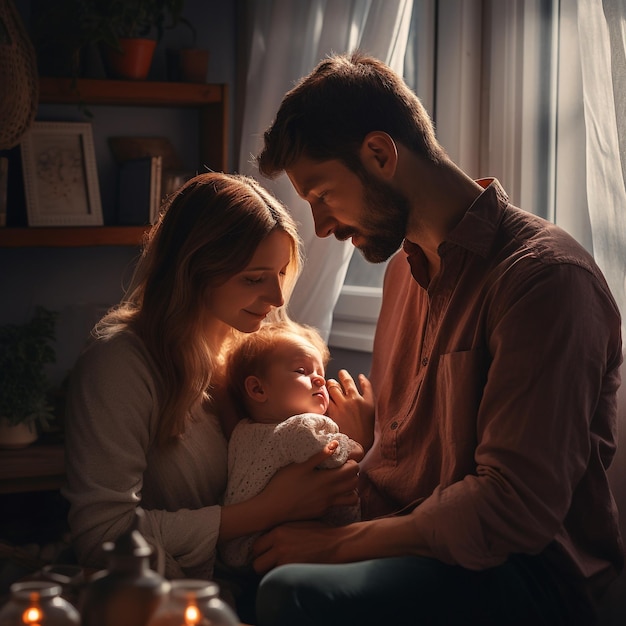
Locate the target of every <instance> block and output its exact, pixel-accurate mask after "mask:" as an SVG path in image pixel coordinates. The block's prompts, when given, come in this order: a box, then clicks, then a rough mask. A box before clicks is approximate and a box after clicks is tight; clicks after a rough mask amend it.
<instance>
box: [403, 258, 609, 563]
mask: <svg viewBox="0 0 626 626" xmlns="http://www.w3.org/2000/svg"><path fill="white" fill-rule="evenodd" d="M531 267H533V268H534V271H533V272H532V273H529V274H527V275H526V277H525V280H519V281H511V280H509V281H506V283H505V284H500V285H495V286H494V293H492V294H491V298H492V299H491V307H492V308H491V312H490V314H489V316H488V322H487V323H488V325H489V328H488V332H487V336H488V342H489V345H488V352H489V355H490V359H491V362H490V364H489V365H488V368H487V370H486V372H487V374H486V380H485V381H484V387H483V393H482V397H481V398H480V400H479V404H478V407H479V408H478V416H477V421H476V448H475V450H476V451H475V463H476V471H475V472H473V471H468V472H467V473H466V476H465V478H463V479H462V480H460V481H458V482H454V483H452V484H449V485H440V486H438V487H437V488H436V489H435V490H434V492H433V493H432V495H431V496H429V497H427V498H426V499H425V500H424V501H423V502H422V503H421V504H420V505H419V506H418V507H417V508H416V509H415V511H414V512H413V515H414V516H415V520H416V522H417V524H418V527H419V528H420V531H421V533H422V535H423V536H424V537H425V538H426V540H427V542H428V545H429V547H430V549H431V550H432V553H433V554H434V556H435V557H436V558H438V559H440V560H442V561H444V562H446V563H456V564H460V565H462V566H464V567H467V568H470V569H483V568H486V567H491V566H495V565H498V564H500V563H502V562H504V561H505V560H506V558H507V557H508V556H509V554H511V553H513V552H526V553H530V554H537V553H539V552H541V551H542V550H543V549H544V548H545V547H546V546H547V545H548V544H549V543H550V542H551V541H553V540H554V539H555V537H559V533H560V532H561V531H562V529H563V524H564V522H565V519H566V516H567V515H568V512H569V511H570V510H571V507H572V506H575V505H573V501H574V498H575V496H576V493H577V492H578V493H579V494H580V493H583V492H585V493H586V494H587V495H589V494H592V493H593V490H594V488H595V487H594V484H593V476H594V475H595V476H604V473H605V470H606V466H604V467H603V465H605V461H606V465H608V462H610V459H611V457H612V454H613V445H614V444H613V441H614V438H615V433H614V432H612V428H613V427H614V420H612V419H611V415H614V410H615V407H614V406H612V404H613V403H614V397H615V391H616V389H617V386H618V385H619V363H620V362H621V341H620V338H619V327H620V323H619V313H618V311H617V309H616V306H615V303H614V301H613V299H612V297H611V296H610V294H609V293H608V290H607V289H606V286H605V285H604V284H603V283H602V282H601V281H600V280H598V279H597V278H596V277H594V276H593V275H592V274H591V273H590V272H589V271H587V270H586V269H583V268H580V267H578V266H576V265H574V264H559V265H556V264H555V265H550V264H547V265H542V264H541V263H535V264H532V263H531ZM461 356H463V358H466V355H461ZM483 358H485V357H484V356H483ZM467 371H468V370H467V367H461V368H460V369H459V371H458V372H456V374H458V373H459V372H465V373H467ZM456 374H455V369H454V359H450V360H449V363H448V364H446V363H444V364H443V366H442V370H441V371H439V373H438V375H440V376H448V377H449V378H448V380H458V381H459V384H462V379H460V378H459V377H458V376H457V375H456ZM458 410H459V411H463V407H461V406H459V407H458ZM589 468H591V472H590V471H589ZM598 484H599V485H600V484H601V481H599V483H598ZM586 501H587V502H590V501H593V499H591V500H590V499H589V498H587V500H586Z"/></svg>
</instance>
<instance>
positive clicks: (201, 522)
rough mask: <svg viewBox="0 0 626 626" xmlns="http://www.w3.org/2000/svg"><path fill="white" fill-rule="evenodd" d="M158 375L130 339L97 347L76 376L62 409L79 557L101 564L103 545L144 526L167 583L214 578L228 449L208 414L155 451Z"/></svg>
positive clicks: (81, 361)
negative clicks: (140, 512)
mask: <svg viewBox="0 0 626 626" xmlns="http://www.w3.org/2000/svg"><path fill="white" fill-rule="evenodd" d="M157 398H158V395H157V386H156V382H155V374H154V371H153V369H152V368H151V365H150V359H149V357H148V356H147V354H146V352H145V349H144V348H143V345H142V344H141V343H140V341H139V340H138V339H137V338H136V337H134V336H131V335H128V334H125V335H122V336H117V337H113V338H112V339H109V340H107V341H102V340H99V341H96V342H95V343H93V344H92V345H91V346H90V347H89V348H88V349H87V350H86V351H85V352H84V353H83V354H82V355H81V357H80V358H79V361H78V362H77V364H76V366H75V368H74V370H73V372H72V376H71V380H70V388H69V393H68V400H67V409H66V457H67V484H66V485H65V487H64V490H63V493H64V495H65V497H66V498H67V499H68V501H69V503H70V511H69V524H70V529H71V533H72V541H73V545H74V548H75V550H76V553H77V556H78V559H79V561H80V562H81V563H83V564H84V565H87V566H91V567H102V566H103V565H105V563H104V562H103V555H102V552H101V546H102V543H103V542H105V541H113V540H115V538H116V537H118V536H119V535H120V534H121V533H122V532H124V531H125V530H126V529H127V528H128V527H129V526H130V524H131V522H132V519H133V514H134V510H135V508H136V507H138V506H140V507H141V508H143V509H144V511H145V513H146V515H145V517H144V522H143V525H142V527H141V531H142V533H143V534H144V535H145V536H146V539H147V540H148V541H149V542H150V543H152V545H153V546H154V548H155V555H154V556H155V557H158V558H159V560H160V561H161V562H164V563H165V574H166V575H168V576H169V577H178V576H182V575H189V574H190V573H192V574H193V575H205V576H208V575H210V574H211V571H212V567H213V562H214V558H215V547H216V543H217V537H218V532H219V524H220V516H221V508H220V507H219V506H218V501H219V497H220V495H221V493H222V491H223V488H224V484H225V477H226V450H225V442H224V441H223V437H222V436H221V433H220V432H219V427H218V426H217V425H216V420H214V419H210V418H209V416H208V415H206V414H204V416H202V415H198V416H196V419H195V420H194V421H193V422H192V423H191V427H192V428H193V429H194V432H187V433H186V435H185V436H184V437H183V438H181V439H180V440H177V441H176V442H175V443H174V444H172V446H170V447H166V448H165V449H164V450H161V449H158V448H156V447H155V446H154V445H153V443H154V438H155V435H156V428H157V423H158V414H159V406H158V400H157Z"/></svg>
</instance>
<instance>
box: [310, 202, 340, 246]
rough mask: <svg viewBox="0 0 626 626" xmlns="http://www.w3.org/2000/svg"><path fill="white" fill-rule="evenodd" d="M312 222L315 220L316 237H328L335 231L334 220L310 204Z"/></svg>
mask: <svg viewBox="0 0 626 626" xmlns="http://www.w3.org/2000/svg"><path fill="white" fill-rule="evenodd" d="M311 213H312V214H313V222H315V234H316V235H317V236H318V237H322V238H324V237H329V236H330V235H332V234H333V232H335V223H336V222H335V220H334V219H333V218H332V217H331V216H330V215H328V213H326V212H324V211H321V210H320V209H318V208H316V207H315V205H313V204H311Z"/></svg>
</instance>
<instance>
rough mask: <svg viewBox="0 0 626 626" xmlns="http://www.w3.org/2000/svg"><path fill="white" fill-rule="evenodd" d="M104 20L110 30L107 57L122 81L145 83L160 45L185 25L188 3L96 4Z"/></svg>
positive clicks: (115, 0)
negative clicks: (167, 34) (168, 33)
mask: <svg viewBox="0 0 626 626" xmlns="http://www.w3.org/2000/svg"><path fill="white" fill-rule="evenodd" d="M96 2H97V4H98V12H99V13H100V16H101V20H102V21H103V23H104V24H106V25H107V27H108V28H109V36H108V37H107V38H106V40H105V43H106V45H105V56H106V58H107V61H108V67H109V71H110V72H111V73H112V74H113V75H114V76H116V77H118V78H130V79H139V80H142V79H145V78H146V77H147V76H148V72H149V71H150V66H151V64H152V57H153V55H154V50H155V48H156V44H157V43H158V42H159V41H161V39H162V38H163V34H164V32H165V29H166V28H174V27H175V26H177V25H178V24H179V23H184V24H186V25H187V26H189V28H191V30H192V32H194V28H193V26H192V24H191V23H190V22H189V21H188V20H187V19H186V18H184V17H183V14H182V13H183V7H184V4H185V3H184V0H96Z"/></svg>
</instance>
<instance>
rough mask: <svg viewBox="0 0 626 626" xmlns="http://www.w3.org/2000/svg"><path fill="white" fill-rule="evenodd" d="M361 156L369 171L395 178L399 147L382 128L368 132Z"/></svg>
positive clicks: (384, 176) (360, 152) (387, 177)
mask: <svg viewBox="0 0 626 626" xmlns="http://www.w3.org/2000/svg"><path fill="white" fill-rule="evenodd" d="M359 156H360V157H361V161H362V162H363V165H364V166H365V168H366V169H367V171H368V172H371V173H372V174H376V175H378V176H382V177H383V178H386V179H387V180H389V179H391V178H393V175H394V174H395V172H396V167H397V166H398V147H397V146H396V142H395V141H394V140H393V139H392V138H391V136H390V135H388V134H387V133H385V132H383V131H382V130H375V131H372V132H371V133H368V134H367V135H366V136H365V139H363V143H362V144H361V149H360V151H359Z"/></svg>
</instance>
